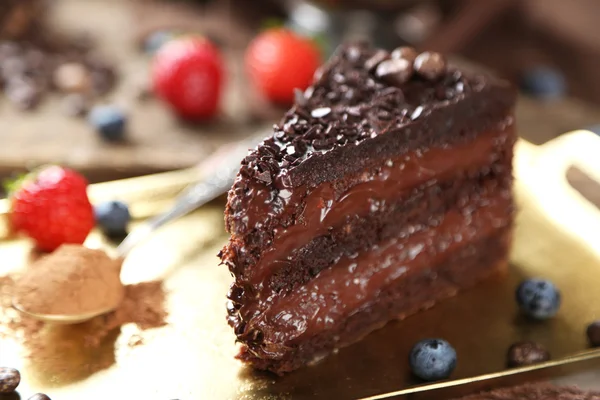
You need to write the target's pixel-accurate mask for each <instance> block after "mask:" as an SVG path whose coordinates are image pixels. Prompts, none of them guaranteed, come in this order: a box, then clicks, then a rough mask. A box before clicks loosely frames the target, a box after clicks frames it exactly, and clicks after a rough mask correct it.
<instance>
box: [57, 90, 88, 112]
mask: <svg viewBox="0 0 600 400" xmlns="http://www.w3.org/2000/svg"><path fill="white" fill-rule="evenodd" d="M62 109H63V112H64V113H65V114H66V115H67V116H69V117H83V116H84V115H85V114H86V113H87V112H88V109H89V105H88V101H87V99H86V97H85V96H84V95H83V94H81V93H71V94H68V95H66V96H65V97H64V98H63V99H62Z"/></svg>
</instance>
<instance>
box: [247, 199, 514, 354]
mask: <svg viewBox="0 0 600 400" xmlns="http://www.w3.org/2000/svg"><path fill="white" fill-rule="evenodd" d="M486 200H487V203H488V205H487V206H484V207H480V208H478V209H475V210H472V209H471V208H469V207H467V208H465V209H462V210H454V211H451V212H449V213H447V214H446V215H445V216H444V219H443V222H442V223H441V224H440V225H439V226H438V227H437V228H433V229H428V230H426V231H421V232H417V233H414V234H412V235H411V234H410V232H412V231H415V230H416V228H415V227H413V226H406V227H403V229H402V230H401V231H400V232H399V235H398V238H393V239H391V240H389V241H388V242H386V243H381V244H380V245H378V246H375V247H374V248H372V249H370V250H368V251H365V252H363V253H360V254H357V255H355V256H354V257H343V258H342V259H340V260H338V261H337V262H336V263H335V264H334V265H333V266H332V267H331V268H329V269H326V270H324V271H322V272H321V273H320V274H319V275H318V276H317V277H315V279H313V280H312V281H310V282H309V283H307V284H306V285H305V286H302V287H300V288H298V289H297V290H296V291H294V292H293V293H290V294H288V295H287V296H286V297H283V298H281V297H277V298H275V299H273V300H272V301H273V302H272V304H270V305H269V307H267V311H266V312H264V313H263V314H261V315H260V316H259V317H257V318H256V319H254V320H252V321H251V322H249V326H248V329H249V330H254V329H258V330H260V331H261V332H262V333H263V337H264V343H266V344H267V346H268V345H272V344H280V345H282V346H288V345H294V344H295V343H297V341H298V340H301V339H302V337H303V336H305V335H306V336H311V335H314V334H315V333H317V332H319V331H322V330H326V329H328V328H331V327H332V326H334V325H336V324H338V323H340V321H341V320H343V319H345V318H346V317H347V316H348V315H349V314H351V313H352V312H354V311H355V310H356V309H357V308H359V307H362V306H364V305H365V303H366V302H368V301H369V300H371V299H372V298H373V297H374V296H376V295H377V293H378V292H379V291H381V290H382V289H383V288H384V287H385V286H387V285H389V284H391V283H392V282H394V281H395V280H397V279H403V278H404V275H407V274H418V273H423V270H424V269H427V272H425V273H430V274H435V270H431V269H429V268H430V266H432V265H437V264H439V263H441V262H442V261H443V259H444V258H446V257H448V255H449V254H452V253H453V252H455V251H457V249H458V248H460V247H461V246H464V245H465V243H470V242H471V241H472V240H474V239H475V238H477V237H485V236H487V235H490V234H492V233H493V232H495V231H497V230H499V229H502V228H505V227H507V226H508V225H509V224H510V220H507V218H506V210H507V209H509V208H510V207H511V204H512V199H511V198H510V197H505V196H499V197H496V198H489V199H486ZM404 238H407V239H404Z"/></svg>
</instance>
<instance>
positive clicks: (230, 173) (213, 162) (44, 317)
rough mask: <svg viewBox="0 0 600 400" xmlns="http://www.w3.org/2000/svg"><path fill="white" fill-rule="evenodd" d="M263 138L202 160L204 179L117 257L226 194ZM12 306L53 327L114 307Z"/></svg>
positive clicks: (135, 236) (134, 235)
mask: <svg viewBox="0 0 600 400" xmlns="http://www.w3.org/2000/svg"><path fill="white" fill-rule="evenodd" d="M265 136H266V133H265V131H263V130H261V131H260V132H259V134H257V135H253V136H251V137H249V138H246V139H243V140H240V141H237V142H234V143H231V144H228V145H225V146H222V147H221V148H219V149H217V151H216V152H215V153H214V154H212V155H211V156H210V157H208V158H207V159H206V160H204V161H203V162H202V163H201V164H200V165H199V168H200V170H201V171H204V172H205V174H204V176H205V178H204V179H202V180H200V181H199V182H197V183H195V184H193V185H191V186H190V187H188V188H187V189H186V190H184V191H183V192H182V193H181V194H180V195H179V196H178V197H177V199H176V201H175V204H174V205H173V207H171V208H170V209H169V210H167V211H166V212H165V213H163V214H160V215H158V216H156V217H154V218H152V219H150V220H149V221H148V222H146V223H145V224H144V225H142V226H141V227H139V228H137V229H135V230H134V231H132V232H131V233H130V234H129V235H127V237H125V239H124V240H123V242H121V244H120V245H119V246H118V247H117V255H118V256H119V257H121V258H125V257H126V256H127V254H129V252H130V251H131V249H133V248H134V247H135V246H137V245H138V244H139V243H141V242H142V241H144V240H145V239H147V238H148V237H149V236H150V235H151V234H152V233H153V232H154V231H156V230H157V229H158V228H160V227H162V226H163V225H165V224H167V223H169V222H172V221H174V220H176V219H178V218H181V217H183V216H185V215H187V214H189V213H190V212H192V211H194V210H196V209H198V208H199V207H201V206H203V205H204V204H206V203H208V202H209V201H211V200H214V199H216V198H217V197H219V196H220V195H222V194H223V193H225V192H227V190H229V188H230V187H231V185H232V184H233V181H234V179H235V176H236V174H237V171H238V170H239V168H240V163H241V160H242V159H243V158H244V157H245V156H246V155H247V154H248V151H249V149H252V148H254V147H255V146H256V145H257V144H258V143H259V142H260V141H261V140H262V139H264V138H265ZM12 305H13V307H14V308H15V309H16V310H18V311H20V312H21V313H23V314H25V315H27V316H28V317H30V318H33V319H37V320H39V321H44V322H50V323H54V324H78V323H81V322H85V321H88V320H90V319H93V318H95V317H97V316H100V315H103V314H106V313H109V312H111V311H113V309H114V308H109V309H103V310H96V311H93V312H88V313H85V314H72V315H52V314H38V313H33V312H30V311H28V310H27V309H25V308H24V307H22V306H21V305H19V303H18V301H16V298H14V297H13V298H12Z"/></svg>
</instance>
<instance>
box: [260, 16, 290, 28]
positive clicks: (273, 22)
mask: <svg viewBox="0 0 600 400" xmlns="http://www.w3.org/2000/svg"><path fill="white" fill-rule="evenodd" d="M260 26H261V29H260V30H261V31H268V30H269V29H274V28H283V27H284V26H285V23H284V22H283V20H281V19H279V18H267V19H265V20H264V21H263V22H262V23H261V24H260Z"/></svg>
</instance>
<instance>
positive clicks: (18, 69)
mask: <svg viewBox="0 0 600 400" xmlns="http://www.w3.org/2000/svg"><path fill="white" fill-rule="evenodd" d="M0 71H1V73H2V79H4V80H9V79H13V78H15V77H19V76H23V75H25V73H26V72H27V63H26V62H25V60H24V59H23V58H22V57H20V56H12V57H8V58H7V59H5V60H3V62H2V65H0Z"/></svg>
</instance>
